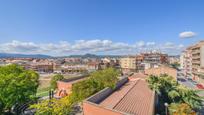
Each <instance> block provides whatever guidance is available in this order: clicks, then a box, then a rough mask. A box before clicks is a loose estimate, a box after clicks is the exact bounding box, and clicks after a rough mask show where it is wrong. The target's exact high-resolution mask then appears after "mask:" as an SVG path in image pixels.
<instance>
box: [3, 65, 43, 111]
mask: <svg viewBox="0 0 204 115" xmlns="http://www.w3.org/2000/svg"><path fill="white" fill-rule="evenodd" d="M38 78H39V75H38V74H37V73H36V72H34V71H32V70H25V69H24V68H23V67H21V66H18V65H15V64H12V65H8V66H2V67H0V110H1V111H0V112H3V111H5V110H10V109H11V107H12V106H13V105H15V104H17V103H18V104H20V103H24V102H26V101H28V100H30V99H32V98H33V97H34V95H35V94H36V92H37V87H38Z"/></svg>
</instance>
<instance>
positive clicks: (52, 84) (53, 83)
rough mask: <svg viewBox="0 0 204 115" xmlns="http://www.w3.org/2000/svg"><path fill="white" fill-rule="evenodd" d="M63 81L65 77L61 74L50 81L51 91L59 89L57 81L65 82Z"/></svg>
mask: <svg viewBox="0 0 204 115" xmlns="http://www.w3.org/2000/svg"><path fill="white" fill-rule="evenodd" d="M63 79H64V76H63V75H61V74H57V75H54V76H53V77H52V79H51V81H50V87H51V89H56V88H57V81H59V80H63Z"/></svg>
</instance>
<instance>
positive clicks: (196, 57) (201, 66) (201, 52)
mask: <svg viewBox="0 0 204 115" xmlns="http://www.w3.org/2000/svg"><path fill="white" fill-rule="evenodd" d="M191 52H192V73H193V75H194V77H195V78H197V79H198V80H199V78H200V77H201V78H204V41H200V42H199V43H197V44H195V45H194V46H192V48H191Z"/></svg>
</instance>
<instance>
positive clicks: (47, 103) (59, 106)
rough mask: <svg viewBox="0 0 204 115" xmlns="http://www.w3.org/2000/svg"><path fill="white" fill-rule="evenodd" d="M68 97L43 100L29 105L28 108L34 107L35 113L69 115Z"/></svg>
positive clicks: (70, 105)
mask: <svg viewBox="0 0 204 115" xmlns="http://www.w3.org/2000/svg"><path fill="white" fill-rule="evenodd" d="M69 100H70V99H69V97H68V96H67V97H64V98H61V99H59V100H58V99H51V100H43V101H41V102H39V103H38V104H34V105H31V107H30V108H35V109H36V110H37V112H36V113H35V115H69V114H70V113H71V108H72V104H71V103H70V101H69Z"/></svg>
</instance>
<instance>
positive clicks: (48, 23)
mask: <svg viewBox="0 0 204 115" xmlns="http://www.w3.org/2000/svg"><path fill="white" fill-rule="evenodd" d="M203 6H204V1H203V0H0V52H3V53H21V54H47V55H52V56H65V55H71V54H85V53H93V54H100V55H103V54H111V55H114V54H122V55H125V54H137V53H140V52H143V51H150V50H156V51H161V52H164V53H168V54H170V55H177V54H180V52H181V51H182V50H184V49H185V48H186V47H188V46H189V45H192V44H194V43H196V42H198V41H200V40H204V29H203V27H204V13H203V11H204V7H203Z"/></svg>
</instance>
